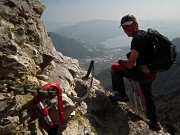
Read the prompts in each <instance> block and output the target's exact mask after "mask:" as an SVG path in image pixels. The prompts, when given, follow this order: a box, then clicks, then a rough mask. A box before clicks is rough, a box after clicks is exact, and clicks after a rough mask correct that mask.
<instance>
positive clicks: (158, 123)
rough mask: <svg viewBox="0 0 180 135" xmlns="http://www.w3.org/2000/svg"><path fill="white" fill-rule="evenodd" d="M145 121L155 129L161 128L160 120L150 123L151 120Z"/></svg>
mask: <svg viewBox="0 0 180 135" xmlns="http://www.w3.org/2000/svg"><path fill="white" fill-rule="evenodd" d="M146 123H147V124H148V125H149V126H151V127H153V128H155V129H156V130H161V125H160V122H157V123H152V122H151V120H149V119H147V120H146Z"/></svg>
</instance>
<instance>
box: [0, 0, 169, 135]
mask: <svg viewBox="0 0 180 135" xmlns="http://www.w3.org/2000/svg"><path fill="white" fill-rule="evenodd" d="M44 10H45V7H44V6H43V5H41V4H40V2H39V1H38V0H0V106H1V107H0V132H1V135H23V134H24V135H47V134H48V130H49V127H48V125H47V123H46V121H45V120H44V119H43V118H42V117H41V115H40V113H39V111H38V108H37V106H36V104H35V102H34V95H33V94H32V93H29V92H24V91H25V89H27V88H25V85H23V84H29V86H43V85H45V84H47V83H48V82H55V83H57V84H59V85H60V87H61V88H62V91H63V94H62V100H63V108H64V118H65V120H64V122H63V124H62V125H61V126H60V129H61V131H62V134H63V135H128V134H130V135H131V134H132V135H134V134H138V135H140V134H142V135H145V134H147V135H148V134H149V135H157V134H162V135H166V134H168V133H165V132H164V131H163V130H161V131H159V132H156V131H154V130H152V129H149V127H148V126H147V125H146V124H145V122H144V120H143V118H142V117H140V116H138V115H136V114H135V113H133V111H132V110H131V109H130V108H129V107H128V106H127V105H126V104H124V103H119V104H117V103H112V102H111V101H110V100H109V98H108V94H109V92H107V91H105V90H104V89H103V88H102V87H101V86H100V83H99V81H98V80H96V79H95V78H93V82H92V87H89V86H90V85H91V78H90V79H83V77H84V76H85V75H86V73H87V72H86V71H85V70H84V69H82V68H81V67H80V66H79V63H78V61H77V60H76V59H72V58H69V57H67V56H63V55H62V54H61V53H60V52H57V51H56V50H55V48H54V46H53V44H52V42H51V39H50V38H49V37H48V35H47V33H46V30H45V27H44V25H43V22H42V21H41V20H40V17H41V15H42V13H43V11H44ZM92 75H93V74H91V75H90V77H92ZM12 84H13V86H11V85H12ZM20 84H21V86H22V87H21V89H20V88H18V90H17V91H16V89H13V88H17V87H18V86H20ZM87 90H90V93H89V94H88V95H87V97H86V98H83V99H81V98H78V100H75V99H74V98H72V97H71V96H67V95H69V94H70V95H73V96H76V97H82V96H83V95H85V94H86V91H87ZM19 91H21V92H19ZM57 99H58V97H57V96H53V97H50V95H46V96H44V97H43V96H42V102H43V104H44V105H45V106H46V107H47V108H48V110H49V115H50V117H51V119H52V120H53V121H58V120H59V115H58V113H59V110H58V105H57Z"/></svg>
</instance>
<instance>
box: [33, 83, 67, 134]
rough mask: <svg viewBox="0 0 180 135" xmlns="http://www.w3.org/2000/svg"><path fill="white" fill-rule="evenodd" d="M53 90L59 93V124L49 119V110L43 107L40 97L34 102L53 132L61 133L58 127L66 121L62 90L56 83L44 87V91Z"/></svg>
mask: <svg viewBox="0 0 180 135" xmlns="http://www.w3.org/2000/svg"><path fill="white" fill-rule="evenodd" d="M51 88H52V90H56V92H57V97H58V107H59V122H58V123H57V122H52V120H51V118H50V117H49V114H48V110H47V108H46V107H44V106H43V104H42V102H40V98H41V96H40V95H36V96H34V101H35V103H36V104H37V106H38V108H39V111H40V113H41V116H42V117H43V118H44V119H45V120H46V122H47V124H48V126H49V127H50V129H51V130H52V129H56V130H57V131H58V132H60V131H59V128H58V127H59V126H61V125H62V123H63V121H64V111H63V103H62V89H61V87H60V86H59V85H58V84H57V83H54V82H50V83H48V84H46V85H44V86H42V90H43V89H51ZM57 125H59V126H57ZM54 127H57V128H54ZM53 132H54V131H53ZM49 135H51V133H49Z"/></svg>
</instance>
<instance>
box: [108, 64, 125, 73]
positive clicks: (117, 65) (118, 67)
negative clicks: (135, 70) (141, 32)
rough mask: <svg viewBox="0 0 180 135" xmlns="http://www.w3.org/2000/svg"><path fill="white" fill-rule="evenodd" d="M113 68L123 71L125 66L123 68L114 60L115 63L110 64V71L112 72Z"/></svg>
mask: <svg viewBox="0 0 180 135" xmlns="http://www.w3.org/2000/svg"><path fill="white" fill-rule="evenodd" d="M115 70H121V71H125V70H126V68H125V67H124V66H123V65H121V64H119V63H117V62H116V63H114V64H112V66H111V72H112V73H114V72H115Z"/></svg>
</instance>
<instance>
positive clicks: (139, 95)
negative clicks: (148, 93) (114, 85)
mask: <svg viewBox="0 0 180 135" xmlns="http://www.w3.org/2000/svg"><path fill="white" fill-rule="evenodd" d="M134 85H135V86H136V92H137V95H138V98H139V103H140V107H141V111H142V115H143V116H144V109H143V106H142V102H141V98H140V95H139V90H138V87H137V85H136V82H135V81H134Z"/></svg>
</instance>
